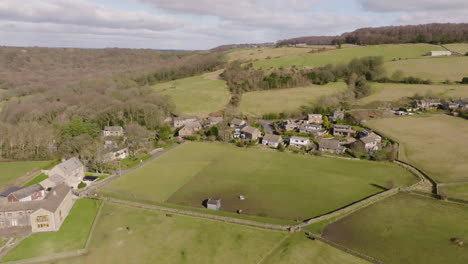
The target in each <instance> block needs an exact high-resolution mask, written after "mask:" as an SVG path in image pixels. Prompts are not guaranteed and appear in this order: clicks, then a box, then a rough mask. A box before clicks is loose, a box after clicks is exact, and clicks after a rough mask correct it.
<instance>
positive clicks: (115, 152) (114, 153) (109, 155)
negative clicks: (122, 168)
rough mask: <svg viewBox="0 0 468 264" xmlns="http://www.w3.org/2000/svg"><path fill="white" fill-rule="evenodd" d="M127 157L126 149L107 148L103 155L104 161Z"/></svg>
mask: <svg viewBox="0 0 468 264" xmlns="http://www.w3.org/2000/svg"><path fill="white" fill-rule="evenodd" d="M127 157H128V148H118V147H116V148H108V149H107V151H106V153H105V154H104V160H105V161H114V160H122V159H126V158H127Z"/></svg>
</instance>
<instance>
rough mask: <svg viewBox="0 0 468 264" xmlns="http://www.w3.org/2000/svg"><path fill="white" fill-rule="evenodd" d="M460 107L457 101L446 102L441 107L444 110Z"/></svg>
mask: <svg viewBox="0 0 468 264" xmlns="http://www.w3.org/2000/svg"><path fill="white" fill-rule="evenodd" d="M459 107H460V104H458V103H455V102H446V103H445V104H444V105H443V108H444V109H445V110H448V111H453V110H455V109H457V108H459Z"/></svg>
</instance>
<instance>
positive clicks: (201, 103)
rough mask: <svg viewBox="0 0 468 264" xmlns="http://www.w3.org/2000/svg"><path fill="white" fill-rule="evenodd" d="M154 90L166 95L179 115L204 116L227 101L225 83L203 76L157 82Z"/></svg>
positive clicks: (227, 94)
mask: <svg viewBox="0 0 468 264" xmlns="http://www.w3.org/2000/svg"><path fill="white" fill-rule="evenodd" d="M153 88H154V90H155V91H156V92H158V93H160V94H163V95H168V96H169V97H170V98H171V99H172V101H173V102H174V103H175V105H176V109H177V112H178V113H179V114H181V115H197V116H206V115H208V114H209V113H212V112H216V111H219V110H222V109H223V108H224V106H226V104H227V103H228V101H229V97H230V93H229V91H228V88H227V86H226V83H225V82H224V81H222V80H213V79H209V78H205V77H203V76H196V77H190V78H185V79H179V80H175V81H170V82H166V83H161V84H157V85H155V86H154V87H153Z"/></svg>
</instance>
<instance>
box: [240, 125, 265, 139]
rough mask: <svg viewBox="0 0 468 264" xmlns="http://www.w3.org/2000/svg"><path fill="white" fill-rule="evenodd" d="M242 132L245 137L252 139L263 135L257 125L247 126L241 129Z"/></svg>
mask: <svg viewBox="0 0 468 264" xmlns="http://www.w3.org/2000/svg"><path fill="white" fill-rule="evenodd" d="M241 132H242V134H243V135H244V138H245V139H250V140H258V138H259V137H261V136H262V133H261V132H260V130H258V129H257V128H255V127H251V126H245V127H243V128H242V129H241Z"/></svg>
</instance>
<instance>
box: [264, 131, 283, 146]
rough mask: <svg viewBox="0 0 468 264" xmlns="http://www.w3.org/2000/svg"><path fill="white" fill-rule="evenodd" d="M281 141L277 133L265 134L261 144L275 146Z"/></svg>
mask: <svg viewBox="0 0 468 264" xmlns="http://www.w3.org/2000/svg"><path fill="white" fill-rule="evenodd" d="M281 142H283V138H281V136H279V135H273V134H266V135H265V136H264V137H263V139H262V144H263V145H265V146H268V147H272V148H277V147H278V146H279V144H281Z"/></svg>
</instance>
